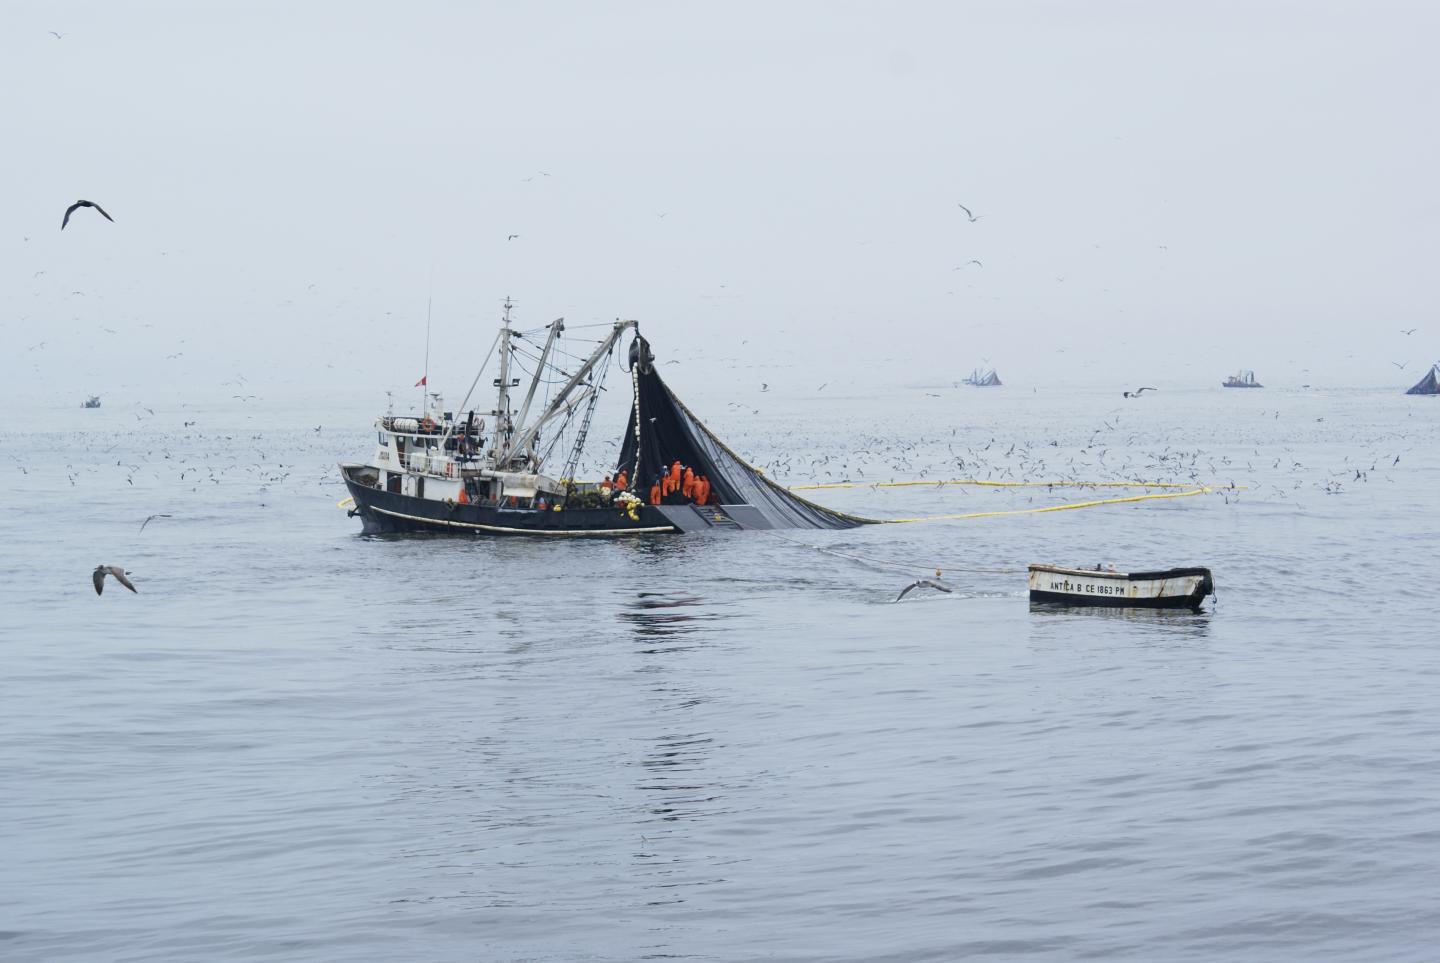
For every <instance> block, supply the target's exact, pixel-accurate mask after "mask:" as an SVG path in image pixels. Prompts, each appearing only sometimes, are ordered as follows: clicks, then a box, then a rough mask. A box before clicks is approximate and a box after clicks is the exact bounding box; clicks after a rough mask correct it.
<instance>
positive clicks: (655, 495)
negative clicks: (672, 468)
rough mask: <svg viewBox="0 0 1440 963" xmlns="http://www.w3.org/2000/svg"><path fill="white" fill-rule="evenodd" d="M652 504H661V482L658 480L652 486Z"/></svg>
mask: <svg viewBox="0 0 1440 963" xmlns="http://www.w3.org/2000/svg"><path fill="white" fill-rule="evenodd" d="M650 504H652V505H658V504H660V483H659V482H658V481H657V482H656V483H655V484H653V485H651V486H650Z"/></svg>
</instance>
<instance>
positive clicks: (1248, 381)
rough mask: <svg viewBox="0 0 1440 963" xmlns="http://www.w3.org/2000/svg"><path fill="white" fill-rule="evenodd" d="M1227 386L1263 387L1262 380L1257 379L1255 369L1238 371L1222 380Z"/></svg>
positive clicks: (1222, 383)
mask: <svg viewBox="0 0 1440 963" xmlns="http://www.w3.org/2000/svg"><path fill="white" fill-rule="evenodd" d="M1221 386H1222V387H1225V388H1263V387H1265V386H1264V385H1262V384H1261V383H1260V382H1258V381H1256V380H1255V372H1253V371H1237V372H1236V373H1235V374H1233V375H1231V376H1230V377H1228V378H1226V379H1225V380H1224V381H1222V382H1221Z"/></svg>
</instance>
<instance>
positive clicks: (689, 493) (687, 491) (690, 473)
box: [680, 468, 695, 502]
mask: <svg viewBox="0 0 1440 963" xmlns="http://www.w3.org/2000/svg"><path fill="white" fill-rule="evenodd" d="M680 494H682V495H684V496H685V500H686V501H687V502H689V501H694V500H695V472H694V470H692V469H689V468H687V469H685V480H684V481H682V482H681V483H680Z"/></svg>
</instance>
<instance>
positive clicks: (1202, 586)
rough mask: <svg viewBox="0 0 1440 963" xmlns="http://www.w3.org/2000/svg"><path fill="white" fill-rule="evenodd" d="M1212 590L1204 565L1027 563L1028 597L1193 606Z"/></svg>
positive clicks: (1126, 606)
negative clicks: (1136, 568)
mask: <svg viewBox="0 0 1440 963" xmlns="http://www.w3.org/2000/svg"><path fill="white" fill-rule="evenodd" d="M1214 594H1215V581H1214V579H1212V578H1211V576H1210V570H1209V569H1208V568H1198V567H1197V568H1171V569H1165V570H1164V571H1156V572H1112V571H1101V570H1098V569H1084V568H1061V567H1059V566H1056V565H1031V566H1030V601H1031V602H1045V603H1051V604H1056V605H1094V606H1105V607H1108V608H1124V609H1196V610H1198V609H1199V608H1200V604H1201V603H1202V602H1204V601H1205V597H1206V596H1208V595H1214Z"/></svg>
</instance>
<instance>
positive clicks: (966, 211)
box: [955, 204, 985, 224]
mask: <svg viewBox="0 0 1440 963" xmlns="http://www.w3.org/2000/svg"><path fill="white" fill-rule="evenodd" d="M955 206H956V207H958V208H960V210H962V211H964V212H965V216H966V217H968V218H970V223H971V224H974V223H975V222H976V221H978V220H980V217H984V216H985V215H984V214H981V215H980V217H976V216H975V215H974V214H971V213H970V208H968V207H966V206H965V205H964V204H956V205H955Z"/></svg>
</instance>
